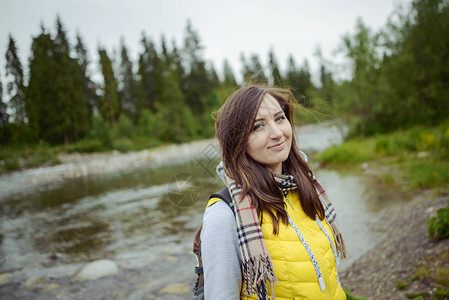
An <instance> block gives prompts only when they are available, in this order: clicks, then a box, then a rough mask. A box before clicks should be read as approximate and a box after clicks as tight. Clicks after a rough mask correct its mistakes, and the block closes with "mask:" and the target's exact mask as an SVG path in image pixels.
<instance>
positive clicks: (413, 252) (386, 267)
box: [340, 189, 449, 300]
mask: <svg viewBox="0 0 449 300" xmlns="http://www.w3.org/2000/svg"><path fill="white" fill-rule="evenodd" d="M392 196H394V195H392ZM448 199H449V189H444V190H441V189H439V190H435V189H425V190H416V194H415V196H414V197H413V199H412V200H411V201H410V202H409V203H408V204H406V205H402V206H396V207H394V208H389V209H385V210H383V211H381V212H380V213H379V218H378V221H377V224H378V225H379V226H381V228H383V230H385V234H384V236H385V237H384V239H383V240H382V241H381V242H380V243H378V244H377V245H376V246H375V247H374V248H373V249H371V250H370V251H368V252H367V253H365V254H364V255H362V256H361V257H360V258H359V259H358V260H357V261H355V262H354V263H353V264H352V265H351V267H349V268H348V269H346V270H344V271H343V272H341V274H340V279H341V283H342V285H343V287H344V288H345V289H347V290H349V291H350V292H351V295H359V296H363V297H366V299H394V300H396V299H449V298H448V297H449V286H448V283H449V239H445V240H442V241H439V242H435V241H431V240H430V239H429V238H428V236H427V231H428V226H427V223H426V220H428V219H429V218H431V217H433V216H434V215H435V213H436V211H437V210H438V209H440V208H442V207H447V200H448ZM418 296H422V297H423V298H416V297H418Z"/></svg>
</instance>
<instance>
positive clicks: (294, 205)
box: [208, 192, 346, 300]
mask: <svg viewBox="0 0 449 300" xmlns="http://www.w3.org/2000/svg"><path fill="white" fill-rule="evenodd" d="M287 199H288V201H285V200H284V201H285V202H286V203H287V205H286V209H287V213H288V214H289V216H290V217H291V218H292V220H293V222H294V223H295V224H296V226H297V227H298V228H299V230H300V231H301V234H302V235H303V237H304V239H305V240H306V241H307V243H308V244H309V246H310V248H311V250H312V252H313V254H314V255H315V258H316V260H317V262H318V265H319V267H320V270H321V273H322V276H323V279H324V283H325V285H326V289H325V290H324V291H321V288H320V285H319V283H318V278H317V275H316V272H315V268H314V267H313V264H312V261H311V260H310V257H309V255H308V253H307V251H306V249H305V248H304V246H303V244H302V243H301V241H300V240H299V238H298V235H297V234H296V231H295V230H294V229H293V227H292V226H290V225H288V226H286V225H284V224H283V223H282V222H280V224H279V234H277V235H274V234H273V223H272V221H271V217H270V216H269V215H268V214H267V213H263V223H262V224H261V227H262V232H263V235H264V238H265V243H266V245H267V248H268V252H269V253H270V257H271V259H272V260H273V266H274V271H275V273H276V276H277V279H278V280H279V282H278V283H276V286H275V288H274V293H275V295H276V299H277V300H287V299H288V300H291V299H311V300H319V299H338V300H340V299H346V295H345V293H344V291H343V289H342V288H341V286H340V285H339V283H338V281H337V269H336V263H335V257H334V253H333V251H332V248H331V245H330V243H329V240H328V238H327V237H326V235H325V234H324V233H323V231H322V230H321V229H320V227H319V226H318V224H317V222H316V221H315V220H312V219H311V218H309V217H308V216H307V215H306V214H305V213H304V211H303V210H302V207H301V203H300V202H299V196H298V193H297V192H290V193H289V194H288V195H287ZM217 200H220V199H218V198H213V199H210V202H209V205H211V204H212V203H215V202H216V201H217ZM209 205H208V206H209ZM322 224H323V226H324V228H325V229H326V231H327V232H328V234H329V235H330V236H331V237H332V241H333V243H334V245H335V239H334V237H333V235H332V230H331V229H330V227H329V225H328V224H327V222H326V221H323V222H322ZM244 288H245V287H244V286H242V293H241V297H240V299H257V297H256V296H255V295H252V296H247V295H245V294H244V292H243V291H244ZM268 289H269V291H268V295H271V287H270V286H268Z"/></svg>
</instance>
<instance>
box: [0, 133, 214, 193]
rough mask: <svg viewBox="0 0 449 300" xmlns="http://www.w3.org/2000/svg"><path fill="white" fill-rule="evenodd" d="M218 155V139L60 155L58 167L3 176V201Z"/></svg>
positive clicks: (0, 182) (0, 185)
mask: <svg viewBox="0 0 449 300" xmlns="http://www.w3.org/2000/svg"><path fill="white" fill-rule="evenodd" d="M217 154H218V144H217V142H216V140H215V139H209V140H200V141H194V142H190V143H185V144H174V145H168V146H161V147H157V148H153V149H148V150H141V151H135V152H127V153H121V152H119V151H112V152H110V153H92V154H79V153H71V154H66V153H59V154H58V164H56V165H53V166H42V167H38V168H32V169H27V170H22V171H14V172H9V173H6V174H2V175H0V200H1V199H2V198H4V197H7V196H11V195H12V194H14V193H18V192H26V190H32V189H35V188H36V187H37V186H45V185H48V184H53V185H54V184H57V183H59V182H62V181H64V180H66V179H73V178H80V177H85V176H95V175H100V174H108V173H113V172H121V171H126V170H130V169H135V168H142V167H158V166H161V165H163V164H167V163H181V162H183V161H188V160H192V159H196V158H198V159H202V158H204V157H205V156H207V155H209V156H211V155H217ZM209 156H207V157H209ZM207 157H206V158H207Z"/></svg>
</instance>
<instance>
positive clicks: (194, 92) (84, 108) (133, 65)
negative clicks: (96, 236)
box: [0, 17, 315, 144]
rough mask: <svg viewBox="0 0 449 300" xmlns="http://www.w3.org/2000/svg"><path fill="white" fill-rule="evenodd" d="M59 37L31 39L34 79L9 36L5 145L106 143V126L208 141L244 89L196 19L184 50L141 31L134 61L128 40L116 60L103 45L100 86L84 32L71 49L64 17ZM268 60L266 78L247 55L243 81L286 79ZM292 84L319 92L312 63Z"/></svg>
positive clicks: (0, 107)
mask: <svg viewBox="0 0 449 300" xmlns="http://www.w3.org/2000/svg"><path fill="white" fill-rule="evenodd" d="M55 32H56V33H55V34H54V35H52V34H51V33H50V32H49V30H48V29H47V28H44V27H43V26H42V27H41V33H40V34H39V35H38V36H37V37H35V38H33V41H32V47H31V50H32V51H31V56H30V58H29V66H28V68H29V75H28V78H25V75H24V67H23V64H22V62H21V61H20V59H19V57H18V55H17V47H16V43H15V40H14V38H13V37H12V36H11V35H10V36H9V43H8V49H7V52H6V62H7V63H6V76H7V84H6V86H7V89H6V94H7V96H8V99H6V98H3V93H1V92H0V95H1V98H0V141H1V142H2V143H31V144H33V143H37V142H38V141H44V142H46V143H49V144H71V143H75V142H77V141H79V140H80V139H84V138H89V136H95V137H97V138H99V139H103V140H104V143H105V144H108V143H110V139H109V138H106V140H105V137H104V135H105V134H106V135H107V130H108V128H109V129H114V130H115V132H118V135H119V136H121V137H126V138H136V137H140V138H141V139H148V140H151V141H152V142H156V143H158V142H163V143H165V142H175V143H178V142H186V141H190V140H193V139H197V138H207V137H211V136H213V135H214V120H213V118H212V116H211V113H212V112H213V111H215V110H217V109H218V108H219V107H220V105H221V104H222V103H223V101H224V100H225V99H226V97H227V96H229V95H230V93H231V92H232V91H233V90H235V89H236V88H237V86H238V83H237V80H236V78H235V76H234V73H233V70H232V67H231V66H230V64H229V62H228V61H227V60H224V62H223V74H222V76H219V75H218V74H217V72H216V70H215V68H214V66H213V64H211V63H208V62H206V61H205V60H204V58H203V57H202V48H203V47H202V45H201V42H200V38H199V35H198V33H197V32H196V31H195V30H194V29H193V27H192V25H191V23H190V22H187V25H186V29H185V37H184V43H183V47H181V48H179V47H178V46H177V45H176V43H175V41H173V42H172V45H171V47H170V46H169V45H167V42H166V40H165V38H164V37H162V38H161V42H160V44H159V45H156V44H155V42H154V41H153V40H152V39H151V38H149V37H147V36H146V35H145V34H144V33H143V34H142V39H141V41H140V43H141V47H142V51H141V53H139V56H138V61H135V62H133V61H132V60H131V58H130V56H129V54H128V53H129V52H128V49H127V47H126V45H125V43H124V40H123V38H122V39H121V40H120V47H119V55H118V56H119V57H118V58H114V57H113V56H112V55H111V54H110V53H108V51H107V50H106V49H105V48H103V47H99V48H98V57H99V61H98V62H97V65H98V66H99V67H100V69H101V75H102V76H101V77H102V78H101V79H102V80H101V81H102V82H101V83H95V82H94V81H93V80H92V74H90V73H89V69H90V68H89V66H90V65H91V64H92V62H90V61H89V59H88V57H89V56H88V53H87V50H86V47H85V44H84V43H83V40H82V38H81V36H80V34H79V33H77V36H76V43H75V45H74V46H72V44H71V43H70V41H69V39H68V37H67V32H66V30H65V29H64V26H63V24H62V21H61V19H60V18H59V17H57V20H56V30H55ZM269 59H270V66H269V67H270V70H272V72H271V74H269V75H266V74H265V72H264V67H263V66H262V64H261V62H260V59H259V57H258V55H256V54H253V55H251V56H250V58H249V59H246V57H245V55H244V54H242V55H241V60H242V64H243V66H244V67H243V70H242V75H243V76H244V78H249V77H252V80H254V81H257V82H260V83H267V82H269V81H270V82H272V83H275V84H280V82H281V81H282V82H284V79H283V78H282V77H281V75H280V72H279V67H278V63H277V61H276V58H275V54H274V52H273V50H272V51H271V52H270V54H269ZM286 80H288V82H289V84H291V85H292V86H296V89H297V90H300V91H304V92H305V91H307V90H309V89H311V88H315V87H314V86H313V84H312V81H311V75H310V71H309V69H308V64H307V62H305V64H304V65H303V66H302V67H298V66H296V63H295V61H294V59H293V56H291V57H290V58H289V69H288V72H287V74H286ZM0 84H1V82H0ZM0 88H2V86H1V85H0ZM6 100H8V101H6ZM106 127H107V128H106Z"/></svg>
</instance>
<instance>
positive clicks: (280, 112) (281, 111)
mask: <svg viewBox="0 0 449 300" xmlns="http://www.w3.org/2000/svg"><path fill="white" fill-rule="evenodd" d="M280 114H284V111H283V110H280V111H278V112H277V113H275V114H274V115H273V117H276V116H277V115H280ZM262 120H265V118H259V119H255V120H254V123H255V122H258V121H262Z"/></svg>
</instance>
